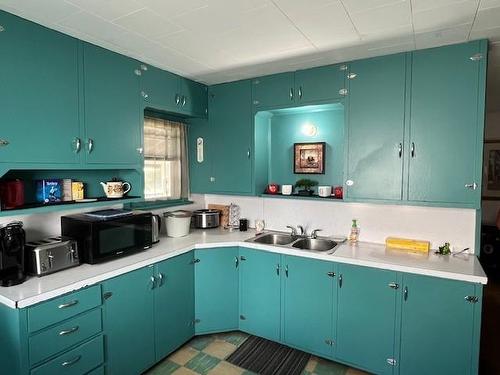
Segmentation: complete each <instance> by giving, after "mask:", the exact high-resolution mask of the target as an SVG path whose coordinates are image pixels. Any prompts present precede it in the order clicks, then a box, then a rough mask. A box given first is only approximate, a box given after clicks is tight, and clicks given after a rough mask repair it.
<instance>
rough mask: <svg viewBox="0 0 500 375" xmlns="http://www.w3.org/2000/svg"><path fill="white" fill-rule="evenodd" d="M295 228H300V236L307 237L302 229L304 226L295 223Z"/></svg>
mask: <svg viewBox="0 0 500 375" xmlns="http://www.w3.org/2000/svg"><path fill="white" fill-rule="evenodd" d="M297 229H299V230H300V236H301V237H304V236H306V237H307V234H306V231H305V230H304V227H303V226H302V225H297Z"/></svg>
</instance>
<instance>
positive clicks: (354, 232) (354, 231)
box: [349, 219, 359, 243]
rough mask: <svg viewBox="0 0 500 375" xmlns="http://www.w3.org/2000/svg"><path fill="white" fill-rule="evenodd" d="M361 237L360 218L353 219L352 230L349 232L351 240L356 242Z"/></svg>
mask: <svg viewBox="0 0 500 375" xmlns="http://www.w3.org/2000/svg"><path fill="white" fill-rule="evenodd" d="M358 238H359V227H358V220H356V219H352V225H351V232H350V233H349V242H350V243H356V242H358Z"/></svg>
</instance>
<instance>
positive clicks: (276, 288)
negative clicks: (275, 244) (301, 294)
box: [239, 248, 281, 341]
mask: <svg viewBox="0 0 500 375" xmlns="http://www.w3.org/2000/svg"><path fill="white" fill-rule="evenodd" d="M280 272H281V256H280V255H279V254H276V253H271V252H268V251H261V250H252V249H247V248H240V298H239V300H240V330H242V331H244V332H247V333H250V334H252V335H256V336H260V337H264V338H266V339H269V340H273V341H280V338H281V335H280V314H281V307H280V299H281V285H280V284H281V278H280Z"/></svg>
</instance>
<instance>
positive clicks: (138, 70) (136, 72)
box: [134, 69, 142, 76]
mask: <svg viewBox="0 0 500 375" xmlns="http://www.w3.org/2000/svg"><path fill="white" fill-rule="evenodd" d="M134 74H135V75H136V76H142V72H141V71H140V69H135V70H134Z"/></svg>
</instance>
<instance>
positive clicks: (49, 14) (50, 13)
mask: <svg viewBox="0 0 500 375" xmlns="http://www.w3.org/2000/svg"><path fill="white" fill-rule="evenodd" d="M4 5H5V6H6V7H10V8H11V9H13V10H16V11H17V12H16V13H15V14H17V15H19V16H21V17H23V18H27V19H30V20H36V21H38V22H40V23H42V24H44V23H52V22H57V21H60V20H61V19H63V18H65V17H68V16H70V15H72V14H75V13H78V12H79V11H80V10H81V9H80V8H78V7H76V6H74V5H72V4H69V3H67V2H65V1H62V0H43V1H39V0H0V7H2V6H4Z"/></svg>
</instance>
